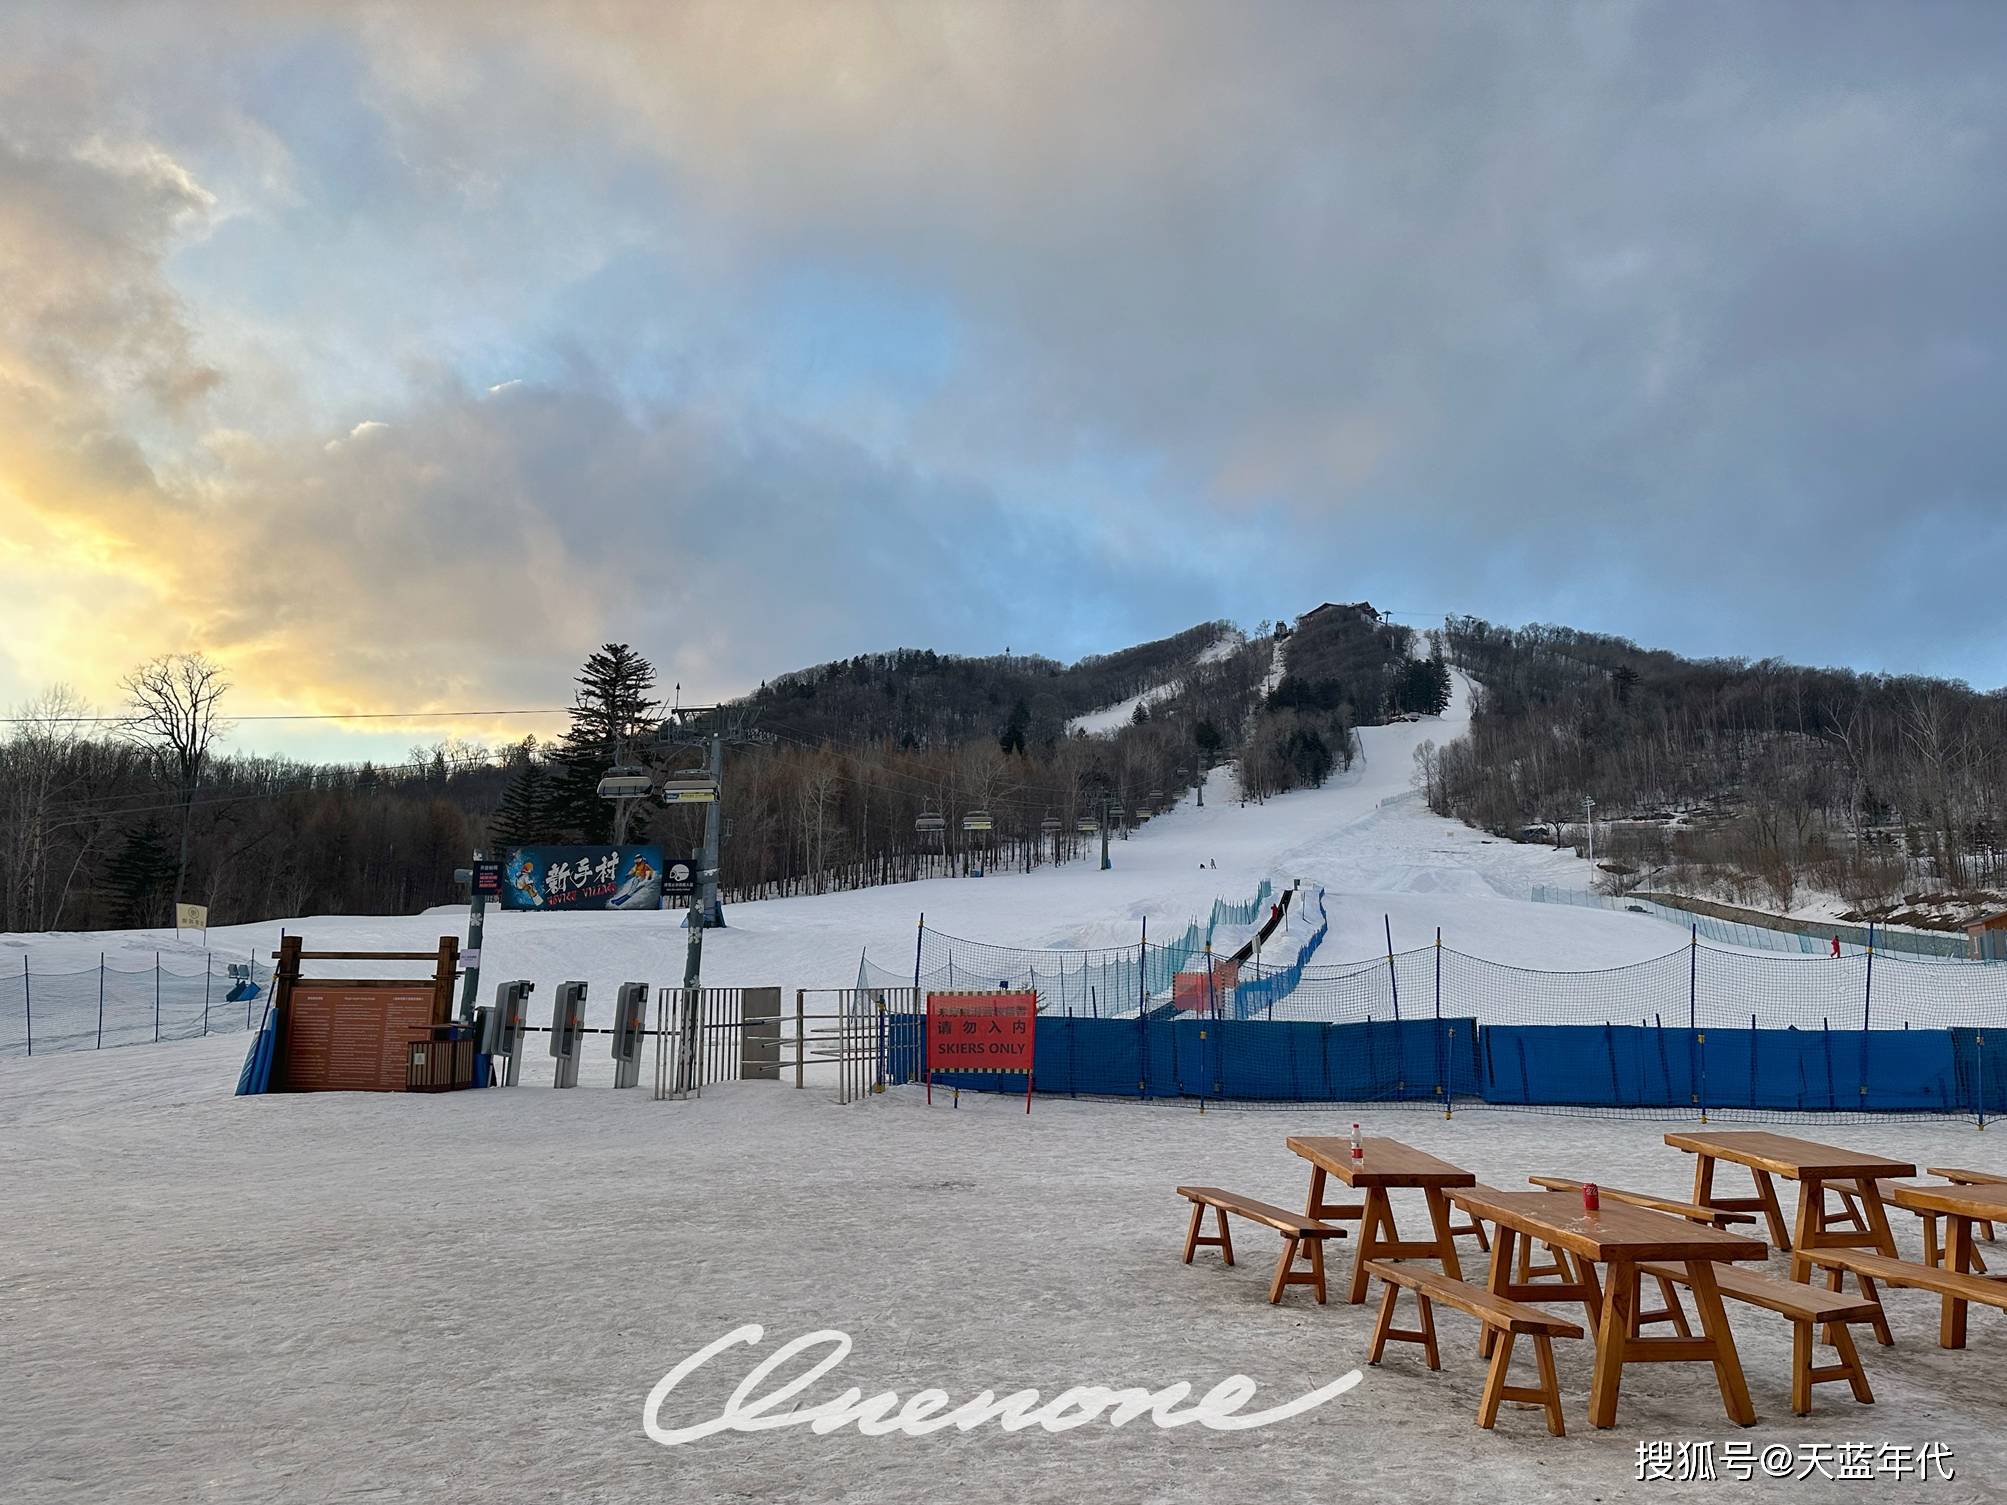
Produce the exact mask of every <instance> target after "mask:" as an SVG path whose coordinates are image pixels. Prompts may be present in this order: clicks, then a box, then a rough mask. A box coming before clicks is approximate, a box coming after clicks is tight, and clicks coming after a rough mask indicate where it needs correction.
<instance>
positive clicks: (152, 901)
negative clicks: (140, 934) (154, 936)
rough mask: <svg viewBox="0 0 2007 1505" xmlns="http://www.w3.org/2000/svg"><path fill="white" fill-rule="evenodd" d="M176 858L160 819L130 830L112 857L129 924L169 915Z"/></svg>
mask: <svg viewBox="0 0 2007 1505" xmlns="http://www.w3.org/2000/svg"><path fill="white" fill-rule="evenodd" d="M175 868H176V863H175V858H174V852H173V850H172V848H171V847H170V846H169V845H168V840H167V834H166V832H165V831H163V830H162V829H161V825H160V822H159V821H157V820H150V821H148V822H147V823H146V824H145V825H143V826H139V827H137V828H135V829H134V830H131V831H128V832H127V833H126V837H125V842H124V843H123V845H121V846H120V848H119V851H118V855H117V856H116V857H114V858H113V859H112V864H111V887H112V892H113V893H114V894H116V895H117V896H118V913H119V918H120V923H122V924H123V925H126V926H129V927H139V926H144V925H153V924H158V923H160V922H161V921H163V920H164V919H165V918H166V914H165V909H166V901H167V898H168V896H169V895H170V894H171V893H172V892H173V888H174V874H175Z"/></svg>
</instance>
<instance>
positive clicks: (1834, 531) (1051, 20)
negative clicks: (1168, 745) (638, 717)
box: [0, 0, 2007, 758]
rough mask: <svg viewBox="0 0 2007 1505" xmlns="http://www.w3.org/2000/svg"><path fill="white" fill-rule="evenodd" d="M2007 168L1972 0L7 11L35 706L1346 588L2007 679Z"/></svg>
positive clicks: (484, 678) (871, 645)
mask: <svg viewBox="0 0 2007 1505" xmlns="http://www.w3.org/2000/svg"><path fill="white" fill-rule="evenodd" d="M2003 161H2007V6H2002V5H1999V4H1995V3H1976V4H1960V3H1956V0H1931V3H1928V4H1922V5H1909V6H1899V5H1888V4H1864V5H1863V4H1850V3H1846V0H1817V3H1804V4H1794V3H1790V0H1771V3H1766V4H1762V5H1754V6H1752V5H1747V4H1731V5H1715V4H1709V3H1705V0H1682V3H1675V4H1664V5H1660V4H1648V3H1625V0H1603V3H1596V4H1588V5H1580V6H1576V5H1569V4H1561V3H1547V4H1537V3H1526V4H1475V3H1462V4H1427V3H1403V4H1399V5H1395V4H1387V3H1378V0H1376V3H1349V4H1348V3H1342V0H1318V3H1313V4H1252V5H1250V4H1241V3H1237V4H1232V5H1228V4H1223V3H1220V4H1204V5H1200V4H1181V3H1177V0H1149V3H1140V4H1124V3H1121V0H1092V3H1085V4H1079V5H1070V4H1052V3H1040V0H1019V3H1011V4H1005V3H1002V0H997V3H986V4H923V3H898V4H866V3H848V4H846V3H816V4H806V3H805V4H798V5H797V4H787V3H779V0H769V3H759V0H752V3H743V0H740V3H725V4H716V5H713V4H676V3H660V4H654V3H650V4H618V3H609V0H600V3H592V4H577V5H567V4H563V3H554V0H544V3H538V4H534V5H528V4H525V5H516V4H509V3H497V0H484V3H481V4H460V3H455V0H427V3H424V4H411V5H386V4H369V3H362V4H325V5H322V4H306V3H285V0H263V3H258V4H241V5H240V4H235V3H224V0H216V3H212V4H205V5H182V4H173V3H166V0H153V3H148V4H144V5H138V4H117V3H99V4H81V5H73V6H48V5H33V4H28V3H24V0H23V3H12V4H6V5H4V6H0V593H4V599H5V601H6V607H5V611H4V620H5V622H6V626H7V630H6V631H5V632H4V633H0V704H13V703H19V702H21V701H24V700H26V699H27V698H28V697H30V696H32V695H35V694H36V693H38V692H40V691H41V690H43V689H44V688H45V687H47V686H49V685H51V684H53V683H57V682H62V683H66V684H69V685H71V686H73V687H74V688H75V689H76V690H77V691H78V692H79V693H80V694H82V695H83V696H84V697H85V698H86V699H87V700H88V701H90V702H91V703H93V704H95V705H98V706H101V707H104V708H106V709H116V708H117V707H118V706H119V705H120V703H121V692H120V690H119V680H120V677H121V675H122V674H123V673H124V672H125V671H127V670H128V669H130V668H131V667H132V666H133V665H135V664H138V663H140V662H142V661H143V660H145V659H148V658H150V657H152V656H153V655H155V654H159V653H164V652H182V651H196V650H199V651H202V652H205V653H207V654H209V655H210V656H212V657H213V658H215V659H217V660H219V661H220V662H221V663H223V664H224V665H225V666H226V670H227V672H228V674H229V677H230V679H231V681H232V684H233V686H234V688H233V690H232V692H231V695H230V697H229V700H228V702H227V704H228V707H229V708H230V709H232V710H234V711H236V712H237V713H239V714H240V715H244V716H247V717H248V716H250V715H254V714H274V713H295V714H297V713H317V712H355V711H424V712H433V713H436V712H443V711H445V710H449V709H459V710H465V709H495V708H524V707H527V708H538V707H555V706H559V705H562V704H564V703H565V702H566V701H567V700H568V698H569V691H570V677H571V675H572V674H573V673H574V672H576V669H577V666H578V665H579V663H580V661H581V660H582V659H583V658H584V656H585V655H586V653H588V652H590V651H591V650H592V649H593V648H594V647H595V646H597V645H598V644H600V643H602V642H606V641H621V642H628V643H631V644H633V645H634V646H635V647H636V648H638V649H639V650H640V651H642V652H643V653H645V654H646V655H648V656H649V657H650V658H651V659H652V660H653V661H654V662H655V664H656V665H657V666H658V669H659V671H660V673H661V677H662V680H663V683H664V685H665V686H668V685H671V684H678V683H680V684H681V685H682V687H683V698H684V699H685V701H686V702H687V701H692V700H701V699H704V698H708V697H713V696H722V695H729V694H733V693H738V692H742V691H744V690H745V689H747V688H750V687H751V686H753V685H756V684H757V683H758V682H759V681H760V680H762V679H763V678H766V677H768V676H771V675H773V674H776V673H780V672H783V671H785V670H788V669H790V668H795V667H799V666H801V665H804V664H808V663H813V662H818V661H821V660H825V659H829V658H833V657H838V656H848V655H851V654H855V653H860V652H868V651H873V650H879V649H887V648H891V647H896V646H901V645H906V646H924V647H932V648H936V649H940V650H943V651H956V652H966V653H989V652H997V651H1001V650H1002V649H1003V648H1004V647H1006V646H1010V647H1011V648H1013V649H1015V650H1016V651H1019V652H1025V651H1032V652H1041V653H1046V654H1050V655H1052V656H1055V657H1058V658H1062V659H1072V658H1075V657H1078V656H1080V655H1082V654H1086V653H1093V652H1101V651H1109V650H1112V649H1116V648H1120V647H1123V646H1126V645H1127V644H1129V643H1133V642H1136V641H1140V640H1143V639H1147V638H1152V637H1157V636H1162V635H1165V634H1167V633H1170V632H1174V631H1177V630H1179V629H1181V628H1183V627H1186V626H1189V625H1191V624H1192V623H1194V622H1198V621H1202V620H1207V619H1210V618H1215V617H1229V618H1232V619H1234V620H1236V621H1239V622H1241V623H1242V624H1243V625H1247V626H1250V627H1251V626H1253V625H1254V624H1255V623H1257V622H1259V621H1260V620H1262V619H1264V618H1277V617H1293V616H1295V615H1296V614H1298V613H1300V612H1301V611H1303V610H1305V609H1307V608H1308V607H1310V606H1312V605H1315V604H1316V603H1317V602H1319V601H1323V600H1327V599H1329V600H1341V601H1350V600H1360V599H1366V600H1371V601H1373V602H1374V603H1375V604H1377V605H1379V606H1382V607H1384V608H1388V609H1391V610H1396V611H1404V612H1412V613H1415V614H1416V615H1415V616H1414V617H1411V618H1408V619H1407V620H1411V621H1416V622H1420V621H1421V620H1422V619H1423V618H1425V617H1428V616H1436V617H1439V616H1440V615H1441V614H1442V613H1445V612H1471V613H1475V614H1477V615H1481V616H1485V617H1488V618H1491V619H1492V620H1496V621H1504V622H1511V623H1519V622H1529V621H1548V622H1561V623H1566V624H1568V625H1571V626H1576V627H1581V628H1587V629H1593V630H1600V631H1607V632H1615V633H1619V634H1622V635H1624V636H1627V637H1631V638H1634V639H1636V640H1638V641H1640V642H1643V643H1647V644H1651V645H1654V646H1663V647H1670V648H1673V649H1676V650H1679V651H1682V652H1687V653H1693V654H1731V655H1740V656H1746V657H1750V658H1760V657H1766V656H1777V657H1782V658H1786V659H1791V660H1797V661H1803V662H1812V663H1818V664H1828V663H1837V664H1850V665H1854V666H1856V667H1859V668H1863V669H1871V670H1881V671H1889V672H1919V673H1930V674H1938V675H1944V676H1948V677H1955V678H1961V679H1965V680H1967V681H1969V682H1971V683H1973V684H1975V685H1978V686H1981V687H1985V688H1991V687H1995V686H1999V685H2001V684H2003V683H2007V613H2003V612H2002V611H2001V609H2000V607H1999V604H1998V602H1999V595H2000V582H2001V580H2002V578H2003V575H2007V437H2003V434H2004V433H2007V430H2003V424H2002V419H2001V415H2002V413H2003V412H2007V364H2003V349H2007V256H2003V254H2002V250H2001V248H2002V246H2003V245H2007V174H2003V173H2002V171H2001V167H2000V164H2001V163H2002V162H2003ZM557 724H558V723H557V722H555V721H553V720H549V719H545V720H541V721H539V720H536V719H534V718H531V719H527V720H525V719H515V720H504V719H501V718H488V719H484V718H460V719H451V720H449V719H446V718H443V717H435V719H433V720H430V721H428V720H426V719H424V718H417V719H413V720H411V721H410V722H408V723H400V724H396V725H394V726H391V727H388V728H387V727H386V725H385V724H384V723H381V722H373V723H358V724H348V725H344V724H339V723H270V722H252V721H249V720H246V721H244V722H242V723H241V724H240V725H239V727H238V729H237V732H236V733H235V737H234V741H235V743H236V745H239V746H256V747H258V748H261V749H271V750H282V751H289V752H293V753H297V754H301V755H308V756H322V757H337V758H351V757H362V756H374V757H383V756H385V755H387V754H389V753H391V752H395V751H401V750H402V749H404V748H405V747H407V746H410V745H412V744H414V743H428V742H432V741H436V740H438V739H439V738H440V737H442V736H446V735H449V734H450V735H457V736H473V737H480V738H485V739H487V740H490V741H494V740H500V739H503V738H508V737H515V736H520V735H522V734H523V733H524V732H525V731H538V732H544V733H547V732H549V731H550V730H552V729H553V728H554V727H555V726H556V725H557Z"/></svg>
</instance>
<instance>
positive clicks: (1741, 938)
mask: <svg viewBox="0 0 2007 1505" xmlns="http://www.w3.org/2000/svg"><path fill="white" fill-rule="evenodd" d="M1531 897H1532V900H1533V902H1534V903H1535V904H1571V905H1573V906H1575V907H1576V908H1578V909H1610V910H1618V911H1621V912H1623V913H1626V914H1641V915H1645V916H1647V917H1648V918H1650V919H1654V920H1663V921H1664V922H1665V923H1667V924H1669V925H1677V926H1678V927H1679V928H1680V929H1682V930H1689V931H1693V932H1695V933H1696V934H1698V935H1699V936H1700V938H1701V939H1702V940H1704V941H1713V942H1714V943H1715V944H1717V945H1721V946H1745V947H1747V948H1749V949H1750V950H1752V951H1785V952H1793V953H1796V954H1799V955H1803V956H1830V955H1831V954H1832V945H1833V941H1834V940H1835V938H1837V939H1838V940H1839V942H1840V944H1841V946H1842V947H1847V946H1852V947H1855V948H1857V949H1865V948H1867V947H1869V946H1872V947H1874V949H1875V950H1877V951H1879V952H1882V953H1883V954H1885V955H1895V956H1902V957H1905V958H1908V959H1909V960H1912V961H1969V960H1972V954H1971V952H1972V948H1971V945H1970V943H1969V942H1968V941H1967V940H1966V938H1965V937H1964V936H1962V935H1950V934H1941V935H1932V934H1929V933H1928V932H1923V931H1911V930H1888V929H1884V928H1882V927H1881V926H1877V925H1848V924H1843V923H1841V922H1839V921H1824V920H1821V921H1792V920H1786V919H1783V918H1781V917H1780V918H1779V919H1778V920H1777V923H1776V924H1775V925H1758V924H1753V923H1750V922H1748V921H1742V920H1725V919H1722V918H1720V917H1719V916H1717V915H1709V914H1701V913H1699V912H1698V911H1696V910H1691V909H1681V908H1679V907H1677V906H1676V905H1671V904H1661V903H1659V902H1658V901H1657V900H1655V899H1643V898H1639V897H1637V896H1635V895H1617V896H1612V895H1609V894H1591V893H1584V892H1583V891H1582V890H1580V889H1574V888H1552V887H1548V886H1546V885H1536V886H1535V887H1534V888H1533V890H1532V893H1531ZM1801 924H1802V925H1805V926H1807V927H1809V928H1807V929H1802V930H1801V929H1797V928H1795V927H1796V926H1798V925H1801Z"/></svg>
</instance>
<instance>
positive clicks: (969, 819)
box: [962, 810, 996, 831]
mask: <svg viewBox="0 0 2007 1505" xmlns="http://www.w3.org/2000/svg"><path fill="white" fill-rule="evenodd" d="M995 827H996V821H995V820H993V819H991V817H990V813H989V811H987V810H971V811H970V812H969V813H968V814H967V815H964V816H963V817H962V829H963V830H964V831H989V830H993V829H995Z"/></svg>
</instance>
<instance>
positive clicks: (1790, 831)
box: [1418, 617, 2007, 915]
mask: <svg viewBox="0 0 2007 1505" xmlns="http://www.w3.org/2000/svg"><path fill="white" fill-rule="evenodd" d="M1443 638H1444V643H1445V646H1446V649H1447V652H1448V654H1449V657H1450V659H1451V661H1452V662H1453V663H1455V664H1456V665H1457V666H1458V667H1460V668H1462V669H1463V670H1465V671H1466V672H1467V673H1468V674H1469V675H1470V676H1471V678H1472V680H1473V681H1474V683H1475V696H1476V698H1475V705H1474V714H1473V717H1472V721H1471V729H1470V734H1469V736H1467V737H1465V738H1462V739H1459V740H1458V741H1456V742H1453V743H1451V744H1450V745H1449V746H1447V747H1441V748H1425V749H1424V750H1423V756H1422V757H1421V759H1420V760H1419V762H1420V767H1419V769H1418V775H1419V777H1420V779H1421V781H1422V784H1423V787H1424V790H1425V793H1426V795H1427V798H1428V801H1429V804H1430V806H1431V807H1432V808H1433V809H1435V810H1437V811H1439V812H1441V813H1443V814H1446V815H1455V816H1459V817H1461V818H1462V819H1464V820H1466V821H1468V822H1469V823H1471V824H1472V825H1475V826H1479V827H1482V828H1483V829H1485V830H1488V831H1491V832H1494V833H1497V834H1499V835H1509V836H1519V835H1521V834H1522V833H1526V832H1527V831H1528V828H1539V829H1540V830H1543V831H1547V832H1551V833H1552V834H1553V837H1554V839H1556V840H1562V839H1568V838H1569V837H1570V836H1571V835H1572V834H1573V833H1576V832H1578V831H1579V828H1580V826H1581V824H1582V821H1583V812H1584V807H1583V801H1584V799H1593V800H1594V801H1595V811H1594V819H1595V821H1596V823H1597V847H1598V855H1599V856H1602V857H1604V858H1605V859H1606V862H1605V871H1604V874H1603V882H1604V886H1605V887H1606V888H1607V889H1611V890H1623V889H1626V888H1635V887H1638V886H1640V885H1645V886H1651V887H1658V888H1664V889H1667V890H1669V891H1674V892H1682V893H1691V894H1697V895H1715V896H1719V897H1724V898H1729V899H1732V900H1733V901H1735V902H1738V903H1752V904H1762V905H1766V906H1771V905H1774V906H1778V907H1784V908H1789V907H1790V906H1791V905H1792V904H1793V903H1794V902H1795V901H1797V900H1798V899H1799V898H1800V896H1801V893H1802V891H1803V890H1805V889H1807V888H1810V889H1816V890H1819V891H1822V892H1827V893H1833V894H1838V895H1840V896H1841V897H1842V898H1844V899H1846V900H1848V901H1849V902H1851V903H1852V904H1853V905H1855V906H1857V908H1858V910H1859V911H1860V912H1861V913H1863V914H1869V915H1873V914H1886V913H1888V912H1889V911H1890V910H1891V909H1892V908H1893V907H1894V906H1896V905H1898V904H1900V903H1910V904H1916V903H1919V902H1923V901H1925V900H1926V899H1928V898H1930V897H1931V896H1941V897H1942V898H1943V899H1944V900H1946V901H1947V902H1953V901H1956V900H1957V899H1958V898H1959V896H1965V898H1966V899H1967V900H1968V901H1969V902H1978V901H1980V900H1982V899H1983V897H1984V894H1985V891H1987V890H1992V889H1997V888H1999V887H2001V886H2002V884H2003V881H2007V873H2003V871H2002V858H2001V848H2000V838H2001V833H2002V831H2003V829H2007V827H2003V819H2007V694H2003V693H2001V692H1998V691H1995V692H1991V693H1981V692H1978V691H1975V690H1973V689H1972V688H1971V687H1969V686H1967V685H1964V684H1961V683H1957V682H1954V681H1948V680H1942V679H1932V678H1927V677H1923V676H1916V675H1885V674H1860V673H1855V672H1853V671H1851V670H1846V669H1810V668H1803V667H1799V666H1796V665H1792V664H1785V663H1780V662H1778V661H1776V660H1772V659H1765V660H1762V661H1759V662H1754V663H1752V662H1748V661H1745V660H1741V659H1701V660H1696V659H1687V658H1682V657H1680V656H1679V655H1677V654H1672V653H1667V652H1663V651H1657V650H1650V649H1644V648H1640V647H1638V646H1637V645H1636V644H1635V643H1631V642H1629V641H1627V640H1625V639H1622V638H1617V637H1608V636H1602V635H1598V634H1594V633H1584V632H1576V631H1572V630H1570V629H1568V628H1564V627H1544V626H1536V627H1522V628H1517V629H1514V628H1507V627H1500V626H1496V625H1494V624H1492V623H1489V622H1484V621H1481V620H1479V619H1477V618H1474V617H1454V618H1451V619H1450V620H1449V622H1448V623H1447V624H1446V627H1445V630H1444V634H1443Z"/></svg>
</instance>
